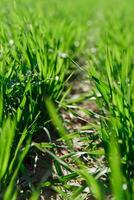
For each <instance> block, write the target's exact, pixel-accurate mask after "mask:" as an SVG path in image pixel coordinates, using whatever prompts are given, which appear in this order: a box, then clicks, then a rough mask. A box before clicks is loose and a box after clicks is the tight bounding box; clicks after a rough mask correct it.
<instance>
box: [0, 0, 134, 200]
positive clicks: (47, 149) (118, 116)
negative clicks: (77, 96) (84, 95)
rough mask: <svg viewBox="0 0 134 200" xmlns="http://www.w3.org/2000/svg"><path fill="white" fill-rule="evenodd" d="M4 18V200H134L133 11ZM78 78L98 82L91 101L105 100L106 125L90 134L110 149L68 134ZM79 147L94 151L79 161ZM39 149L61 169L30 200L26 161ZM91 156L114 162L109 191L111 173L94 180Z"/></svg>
mask: <svg viewBox="0 0 134 200" xmlns="http://www.w3.org/2000/svg"><path fill="white" fill-rule="evenodd" d="M117 5H118V7H117ZM119 5H120V6H119ZM0 9H1V12H0V17H1V22H0V198H1V199H4V200H10V199H19V198H21V196H23V199H26V198H28V199H31V200H32V199H39V196H40V193H41V191H43V189H44V188H48V187H49V188H50V187H51V188H54V190H55V191H56V192H57V193H58V194H59V198H61V199H67V200H68V199H69V200H71V199H83V200H84V199H88V198H92V197H94V198H96V199H100V200H101V199H107V198H108V197H109V196H110V198H114V199H117V200H123V199H124V200H125V199H133V198H134V195H133V193H134V174H133V169H134V161H133V154H134V139H133V134H134V78H133V77H134V66H133V65H134V64H133V52H134V51H133V43H134V42H133V41H134V40H133V32H134V29H133V5H132V1H131V0H128V1H127V2H125V1H119V0H118V1H117V2H114V1H113V2H109V3H108V2H107V1H105V0H102V1H99V0H98V1H97V0H96V1H94V2H92V1H89V0H83V1H81V0H77V1H74V2H73V3H72V1H70V0H68V1H66V2H63V1H61V0H59V1H56V0H51V1H41V0H39V1H38V2H36V1H31V0H28V1H25V0H23V1H22V0H21V1H18V0H16V1H13V2H12V3H11V2H10V1H8V0H2V1H1V2H0ZM81 59H84V63H86V67H83V68H82V66H80V64H79V63H81ZM85 60H86V62H85ZM78 70H81V73H85V74H89V79H90V81H91V82H92V91H89V99H88V101H89V102H90V101H92V99H95V100H96V103H97V104H98V107H99V113H97V115H98V116H99V120H98V119H97V123H95V124H93V123H92V124H89V126H88V128H90V129H92V130H94V131H91V132H92V134H93V133H94V132H95V133H96V134H97V138H99V139H98V140H99V141H101V144H99V145H100V146H101V147H98V146H99V145H96V143H95V142H94V143H93V142H92V136H89V135H88V133H87V134H86V135H85V137H84V138H83V136H81V130H80V131H78V132H77V133H76V132H75V133H74V132H71V133H68V131H67V130H66V129H65V127H64V123H63V121H62V120H61V119H60V116H59V114H58V111H59V109H60V108H61V107H62V105H63V106H64V107H68V104H67V101H66V96H67V94H68V93H69V91H70V90H71V88H70V87H69V85H70V84H71V81H72V79H73V78H74V77H75V72H77V71H78ZM90 94H91V95H90ZM90 96H92V99H90ZM93 97H94V98H93ZM72 106H75V105H73V103H72ZM86 112H87V111H86ZM89 114H90V112H89ZM52 123H53V125H54V126H55V127H56V130H54V127H53V125H52ZM86 128H87V127H86ZM83 130H84V127H83ZM86 131H87V130H85V132H86ZM55 132H58V141H60V142H62V144H63V146H64V147H65V148H66V149H67V152H68V153H67V154H66V155H64V156H57V155H56V153H57V149H58V148H59V147H58V145H57V144H56V143H54V142H53V138H55V137H54V134H56V133H55ZM40 133H43V134H46V135H47V138H48V139H47V140H46V141H41V142H40V143H37V142H35V141H34V140H33V138H36V137H38V135H39V134H40ZM75 138H79V139H81V140H83V141H85V143H86V144H87V143H88V144H89V145H86V147H85V148H83V150H81V151H77V150H75V148H74V146H73V144H74V140H75ZM55 142H56V141H55ZM91 143H93V144H92V145H90V144H91ZM78 145H79V144H78ZM91 146H92V147H91ZM33 148H34V149H38V150H39V151H41V152H43V153H47V154H48V155H49V156H50V157H51V158H52V159H53V160H54V168H55V174H56V178H55V179H52V180H45V181H41V182H39V183H38V184H37V185H36V187H35V185H32V183H31V182H29V186H28V187H29V189H28V191H27V188H25V189H23V191H22V188H21V184H20V176H21V174H23V175H24V174H25V172H26V168H25V162H24V160H25V158H26V157H27V156H28V155H29V153H31V151H32V150H33ZM82 155H87V156H91V157H92V158H93V159H95V160H96V162H97V159H100V158H101V157H102V155H103V156H104V157H105V165H106V166H107V167H106V166H105V167H104V168H105V169H108V170H107V172H106V180H105V181H102V179H100V177H101V176H102V174H103V175H105V173H104V172H103V171H101V169H100V170H99V171H96V172H94V173H93V172H92V171H91V169H90V165H89V164H86V163H85V162H84V161H83V159H82ZM87 158H89V157H87ZM68 159H69V160H70V161H69V162H68ZM89 162H90V161H88V163H89ZM65 171H66V174H67V175H65V173H64V172H65ZM44 176H45V174H44ZM71 182H73V186H72V184H71ZM75 182H76V183H79V182H80V183H79V184H75ZM87 190H88V191H87ZM22 192H23V195H22Z"/></svg>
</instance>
